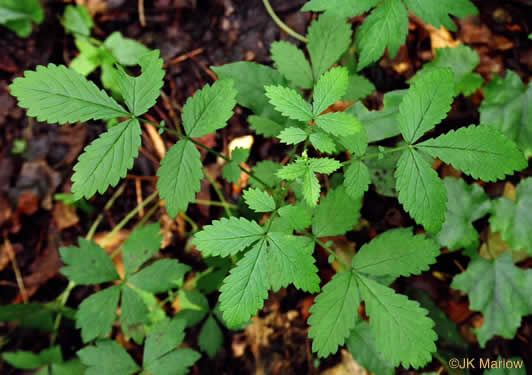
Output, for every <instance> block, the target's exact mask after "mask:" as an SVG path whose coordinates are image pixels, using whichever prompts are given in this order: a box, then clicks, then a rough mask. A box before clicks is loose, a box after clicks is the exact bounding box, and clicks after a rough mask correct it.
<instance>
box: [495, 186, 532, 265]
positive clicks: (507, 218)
mask: <svg viewBox="0 0 532 375" xmlns="http://www.w3.org/2000/svg"><path fill="white" fill-rule="evenodd" d="M531 207H532V178H530V177H529V178H526V179H524V180H521V182H520V183H519V185H517V189H516V199H515V201H512V200H510V199H508V198H499V199H497V200H496V201H495V202H494V203H493V215H492V216H491V217H490V224H491V230H492V231H494V232H501V236H502V239H503V240H504V241H506V242H507V243H508V244H509V245H510V248H511V249H512V250H515V251H518V250H524V251H526V252H527V253H528V254H531V255H532V231H531V230H530V228H532V210H531Z"/></svg>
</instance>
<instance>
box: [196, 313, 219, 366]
mask: <svg viewBox="0 0 532 375" xmlns="http://www.w3.org/2000/svg"><path fill="white" fill-rule="evenodd" d="M223 343H224V336H223V332H222V329H221V328H220V325H219V324H218V323H216V319H215V318H214V317H213V316H212V315H209V317H208V318H207V320H205V323H203V326H202V327H201V331H200V333H199V335H198V345H199V347H200V349H201V350H202V351H204V352H205V353H207V355H208V356H209V358H211V359H212V358H214V356H215V355H216V353H217V352H218V350H220V349H221V347H222V345H223Z"/></svg>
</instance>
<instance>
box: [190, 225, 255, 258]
mask: <svg viewBox="0 0 532 375" xmlns="http://www.w3.org/2000/svg"><path fill="white" fill-rule="evenodd" d="M263 237H264V230H263V229H262V228H261V227H260V226H259V225H258V224H257V223H256V222H255V221H250V220H247V219H244V218H243V217H241V218H236V217H230V218H229V219H226V218H221V219H220V220H214V221H213V222H212V224H211V225H207V226H204V227H203V229H202V230H201V231H200V232H198V233H196V234H195V235H194V239H193V240H192V244H193V245H195V246H196V247H197V248H198V250H200V251H201V252H202V253H203V254H204V255H207V256H215V255H220V256H222V257H226V256H228V255H235V254H236V253H238V252H239V251H242V250H245V249H246V248H247V247H248V246H250V245H251V244H253V243H254V242H256V241H257V240H259V239H260V238H263Z"/></svg>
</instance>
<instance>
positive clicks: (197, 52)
mask: <svg viewBox="0 0 532 375" xmlns="http://www.w3.org/2000/svg"><path fill="white" fill-rule="evenodd" d="M202 53H203V48H196V49H195V50H192V51H190V52H187V53H184V54H182V55H180V56H177V57H176V58H175V59H172V60H170V61H168V62H167V63H165V64H164V65H163V67H164V68H166V67H168V65H174V64H179V63H181V62H183V61H186V60H188V59H190V58H191V57H194V56H197V55H200V54H202Z"/></svg>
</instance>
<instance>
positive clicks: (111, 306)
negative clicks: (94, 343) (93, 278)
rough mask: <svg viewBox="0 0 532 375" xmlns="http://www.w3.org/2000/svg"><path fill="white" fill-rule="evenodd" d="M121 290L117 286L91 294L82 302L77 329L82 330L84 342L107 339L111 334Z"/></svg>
mask: <svg viewBox="0 0 532 375" xmlns="http://www.w3.org/2000/svg"><path fill="white" fill-rule="evenodd" d="M120 289H121V286H120V285H115V286H112V287H110V288H107V289H104V290H102V291H101V292H98V293H95V294H91V295H90V296H89V297H87V298H85V299H84V300H83V302H81V304H80V305H79V309H78V312H77V313H76V328H81V338H82V339H83V342H89V341H91V340H94V339H96V338H101V337H105V336H107V335H108V334H109V333H111V328H112V327H113V323H114V321H115V317H116V308H117V306H118V299H119V298H120Z"/></svg>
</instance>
